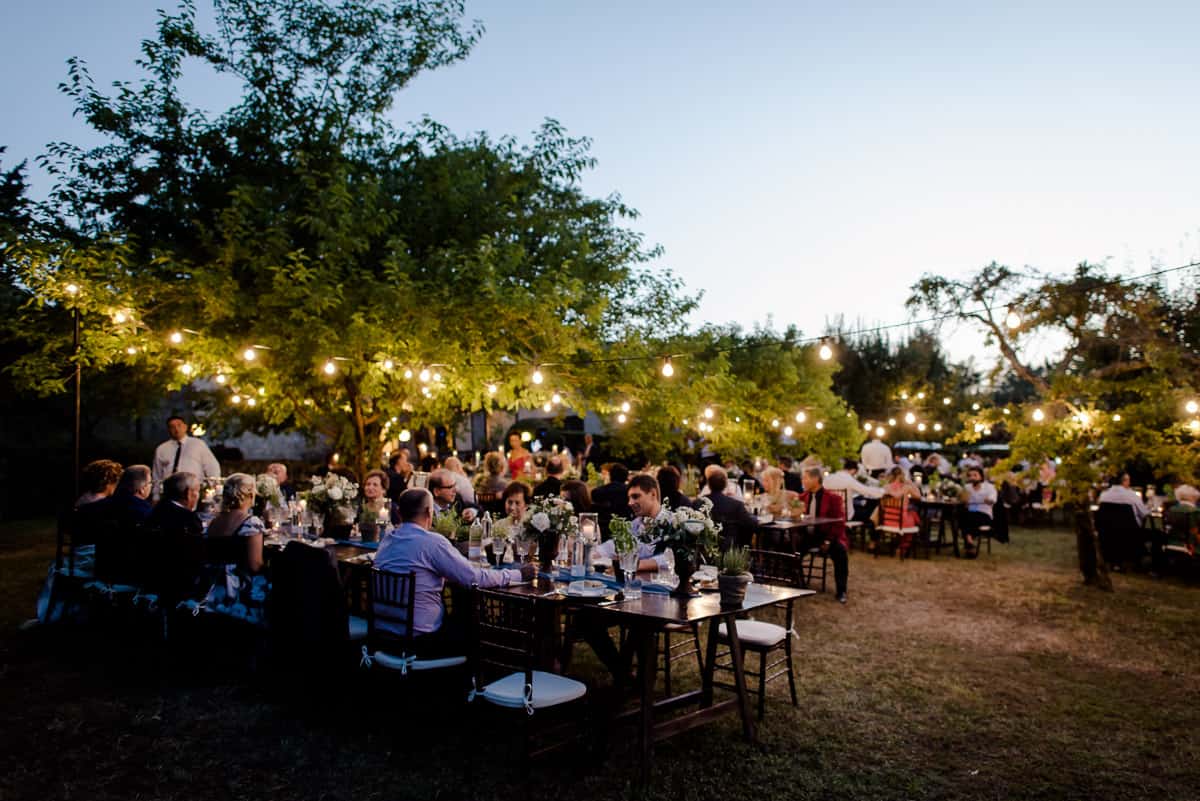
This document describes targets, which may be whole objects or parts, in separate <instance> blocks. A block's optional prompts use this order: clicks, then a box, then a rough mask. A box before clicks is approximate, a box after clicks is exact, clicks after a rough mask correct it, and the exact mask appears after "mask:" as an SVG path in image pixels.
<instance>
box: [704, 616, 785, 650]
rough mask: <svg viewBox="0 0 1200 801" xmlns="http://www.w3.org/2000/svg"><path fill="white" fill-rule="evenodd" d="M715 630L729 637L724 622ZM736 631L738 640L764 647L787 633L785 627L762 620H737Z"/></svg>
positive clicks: (779, 641)
mask: <svg viewBox="0 0 1200 801" xmlns="http://www.w3.org/2000/svg"><path fill="white" fill-rule="evenodd" d="M717 632H718V633H719V634H720V636H722V637H726V638H728V637H729V630H728V629H727V628H725V624H724V623H722V624H721V625H720V627H719V628H718V629H717ZM737 633H738V642H744V643H746V644H747V645H761V646H762V647H764V648H768V647H770V646H772V645H777V644H779V643H781V642H783V639H784V637H787V635H788V631H787V629H785V628H784V627H783V626H778V625H776V624H774V623H767V622H765V621H762V620H739V621H738V622H737Z"/></svg>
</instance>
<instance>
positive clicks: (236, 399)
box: [229, 395, 242, 406]
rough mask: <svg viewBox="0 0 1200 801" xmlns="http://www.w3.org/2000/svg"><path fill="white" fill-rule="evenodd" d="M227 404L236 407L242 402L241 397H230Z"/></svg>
mask: <svg viewBox="0 0 1200 801" xmlns="http://www.w3.org/2000/svg"><path fill="white" fill-rule="evenodd" d="M229 402H230V403H232V404H233V405H234V406H236V405H238V404H239V403H241V402H242V396H241V395H231V396H230V397H229Z"/></svg>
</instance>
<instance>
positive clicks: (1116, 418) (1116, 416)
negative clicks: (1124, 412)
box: [1112, 414, 1121, 423]
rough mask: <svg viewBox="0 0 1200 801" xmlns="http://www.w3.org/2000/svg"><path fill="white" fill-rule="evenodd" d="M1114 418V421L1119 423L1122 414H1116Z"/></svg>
mask: <svg viewBox="0 0 1200 801" xmlns="http://www.w3.org/2000/svg"><path fill="white" fill-rule="evenodd" d="M1112 419H1113V422H1114V423H1119V422H1121V415H1119V414H1114V415H1113V418H1112Z"/></svg>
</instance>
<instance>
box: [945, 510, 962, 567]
mask: <svg viewBox="0 0 1200 801" xmlns="http://www.w3.org/2000/svg"><path fill="white" fill-rule="evenodd" d="M946 514H947V515H952V512H951V510H949V509H947V510H946ZM957 517H958V516H957V515H952V516H951V517H950V535H951V536H952V537H954V558H955V559H959V558H961V557H962V554H960V553H959V551H958V519H957Z"/></svg>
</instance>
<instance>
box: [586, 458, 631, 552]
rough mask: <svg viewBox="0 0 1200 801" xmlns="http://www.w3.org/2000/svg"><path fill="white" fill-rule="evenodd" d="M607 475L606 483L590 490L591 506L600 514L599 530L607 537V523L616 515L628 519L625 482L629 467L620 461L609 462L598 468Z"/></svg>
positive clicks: (627, 477)
mask: <svg viewBox="0 0 1200 801" xmlns="http://www.w3.org/2000/svg"><path fill="white" fill-rule="evenodd" d="M600 472H601V473H602V474H605V475H607V476H608V483H606V484H604V485H603V486H599V487H596V489H594V490H592V508H593V509H595V510H596V511H597V512H598V513H599V514H600V532H601V535H602V536H603V537H604V538H605V539H608V524H609V522H610V521H611V520H612V519H613V517H614V516H616V517H623V518H625V519H626V520H628V519H629V500H628V497H627V496H626V485H625V482H626V481H627V480H628V479H629V468H627V467H626V466H625V465H623V464H621V463H620V462H611V463H609V464H605V465H604V466H602V467H601V468H600Z"/></svg>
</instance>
